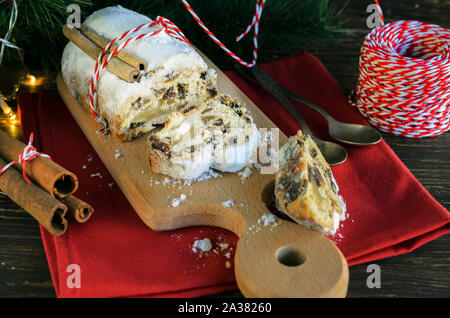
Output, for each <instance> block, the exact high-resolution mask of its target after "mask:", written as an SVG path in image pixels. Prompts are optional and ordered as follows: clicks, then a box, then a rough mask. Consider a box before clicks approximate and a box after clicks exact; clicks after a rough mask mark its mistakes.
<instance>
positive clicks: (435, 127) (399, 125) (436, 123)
mask: <svg viewBox="0 0 450 318" xmlns="http://www.w3.org/2000/svg"><path fill="white" fill-rule="evenodd" d="M375 3H376V4H377V5H378V6H379V3H378V1H375ZM379 9H380V13H381V8H379ZM380 17H381V19H382V21H383V17H382V15H381V16H380ZM383 23H384V21H383ZM449 45H450V30H449V29H446V28H443V27H440V26H438V25H434V24H428V23H423V22H418V21H395V22H392V23H388V24H385V25H382V26H381V27H378V28H375V29H373V30H372V31H371V32H370V33H369V34H368V35H367V36H366V38H365V40H364V43H363V46H362V49H361V54H360V63H359V79H358V83H357V86H356V89H355V91H354V94H353V96H350V102H351V104H352V105H353V106H355V107H357V108H358V110H359V111H360V113H361V114H362V115H363V116H364V117H366V119H367V120H368V121H369V122H370V123H371V124H372V125H373V126H375V127H377V128H378V129H380V130H381V131H384V132H387V133H391V134H395V135H401V136H406V137H412V138H422V137H432V136H437V135H439V134H442V133H444V132H446V131H448V130H449V129H450V108H449V106H450V105H449V103H450V61H449V56H450V51H449Z"/></svg>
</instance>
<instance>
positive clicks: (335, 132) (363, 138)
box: [236, 65, 382, 146]
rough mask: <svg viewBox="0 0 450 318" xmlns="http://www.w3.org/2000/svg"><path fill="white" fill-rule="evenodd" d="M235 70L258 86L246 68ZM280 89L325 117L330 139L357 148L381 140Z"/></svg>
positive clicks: (363, 127) (376, 133)
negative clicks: (356, 146)
mask: <svg viewBox="0 0 450 318" xmlns="http://www.w3.org/2000/svg"><path fill="white" fill-rule="evenodd" d="M253 68H258V69H261V68H260V67H259V66H257V65H255V66H254V67H253ZM236 70H237V71H238V72H239V74H241V75H242V76H243V77H244V78H246V79H247V80H248V81H250V82H253V83H255V84H258V81H257V80H256V78H255V77H254V76H253V75H254V74H253V73H252V72H250V71H249V70H248V69H247V68H245V67H243V66H241V65H236ZM280 87H281V89H282V90H283V91H284V93H285V94H286V95H287V96H289V97H291V98H292V99H295V100H297V101H299V102H301V103H303V104H305V105H306V106H308V107H310V108H312V109H314V110H316V111H318V112H319V113H320V114H321V115H322V116H323V117H325V119H326V120H327V122H328V133H329V134H330V136H331V137H332V138H334V139H336V140H338V141H340V142H343V143H347V144H351V145H358V146H368V145H374V144H377V143H379V142H380V141H381V139H382V137H381V133H380V132H379V131H378V130H376V129H375V128H373V127H370V126H366V125H359V124H348V123H343V122H341V121H338V120H336V119H334V118H333V117H331V115H330V114H328V113H327V112H326V111H325V110H323V109H322V108H321V107H319V106H317V105H316V104H314V103H312V102H311V101H309V100H307V99H306V98H304V97H301V96H299V95H297V94H295V93H294V92H292V91H290V90H288V89H287V88H284V87H282V86H281V85H280Z"/></svg>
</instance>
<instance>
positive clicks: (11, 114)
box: [0, 98, 19, 125]
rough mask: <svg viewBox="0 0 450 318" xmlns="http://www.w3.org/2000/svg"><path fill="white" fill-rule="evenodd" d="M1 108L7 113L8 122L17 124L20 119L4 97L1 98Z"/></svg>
mask: <svg viewBox="0 0 450 318" xmlns="http://www.w3.org/2000/svg"><path fill="white" fill-rule="evenodd" d="M0 108H1V109H2V111H3V114H5V116H6V118H7V120H8V122H9V123H10V124H12V125H16V124H17V123H18V122H19V121H18V120H17V115H16V114H15V113H14V111H13V110H12V108H11V107H9V106H8V104H7V103H6V101H5V100H4V99H3V98H0Z"/></svg>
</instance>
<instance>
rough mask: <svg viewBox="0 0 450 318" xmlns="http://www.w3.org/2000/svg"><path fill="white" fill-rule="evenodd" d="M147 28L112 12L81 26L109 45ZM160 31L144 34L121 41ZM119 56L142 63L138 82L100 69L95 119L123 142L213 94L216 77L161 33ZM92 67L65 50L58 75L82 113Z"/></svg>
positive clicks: (118, 10) (78, 53) (72, 48)
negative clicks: (99, 118)
mask: <svg viewBox="0 0 450 318" xmlns="http://www.w3.org/2000/svg"><path fill="white" fill-rule="evenodd" d="M150 22H152V20H151V19H149V18H148V17H146V16H144V15H141V14H138V13H136V12H134V11H131V10H128V9H125V8H123V7H121V6H115V7H107V8H104V9H101V10H98V11H96V12H94V13H93V14H92V15H90V16H89V17H88V18H87V19H86V21H85V22H84V23H83V25H84V26H87V27H88V28H90V29H92V30H93V31H95V32H97V33H98V34H100V35H102V36H103V37H105V38H107V39H108V40H112V39H113V38H115V37H118V36H120V35H122V34H123V33H124V32H125V31H127V30H129V29H132V28H135V27H137V26H139V25H141V24H147V23H150ZM159 28H161V27H160V26H154V27H152V28H151V29H150V28H143V29H142V30H141V31H139V32H137V33H133V34H132V35H129V36H128V37H126V38H125V39H124V40H126V39H127V38H129V37H132V36H137V35H139V34H141V33H146V32H153V31H156V30H157V29H159ZM124 40H123V41H124ZM124 50H125V51H128V52H129V53H131V54H133V55H135V56H137V57H138V58H140V59H142V60H144V61H145V62H146V63H147V69H146V70H143V71H141V73H143V74H142V75H143V76H142V77H141V79H140V80H139V82H134V83H129V82H126V81H124V80H121V79H119V78H118V77H117V76H115V75H114V74H112V73H111V72H109V71H108V70H107V69H105V70H103V71H102V73H101V75H100V79H99V82H98V85H97V90H96V92H97V103H98V104H97V105H98V109H99V115H100V116H102V117H103V118H105V119H106V120H107V122H108V125H109V128H110V131H111V132H112V133H113V134H114V135H116V136H119V137H120V138H122V139H123V140H130V139H132V138H134V137H135V136H137V135H139V134H142V133H145V132H147V131H150V130H152V129H153V128H154V125H155V124H162V123H164V122H165V121H166V120H167V118H168V116H169V114H170V113H171V112H173V111H177V110H183V109H188V108H191V107H193V106H195V105H197V104H199V103H200V102H201V101H204V100H207V99H209V98H211V97H212V96H215V95H216V94H217V93H216V77H217V76H216V73H215V71H214V70H213V69H208V67H207V65H206V63H205V62H204V60H203V59H202V58H201V57H200V55H199V54H198V53H197V52H196V51H195V50H194V49H193V48H192V47H191V46H189V45H188V44H187V43H185V42H181V41H179V40H176V39H174V38H173V37H172V36H170V35H168V34H167V33H166V32H160V33H158V34H157V35H155V36H151V37H147V38H143V39H140V40H138V41H135V42H133V43H130V44H129V45H128V46H127V47H125V48H124ZM94 65H95V61H94V60H93V59H92V58H90V57H89V56H88V55H86V54H85V53H84V52H83V51H82V50H81V49H79V48H78V47H77V46H76V45H75V44H73V43H72V42H69V43H68V44H67V45H66V47H65V49H64V53H63V56H62V75H63V78H64V81H65V83H66V85H67V87H68V88H69V89H70V90H71V93H72V95H73V96H75V97H76V98H77V99H78V101H79V102H80V103H81V104H83V105H85V106H86V107H89V102H88V92H89V83H90V79H91V76H92V73H93V70H94Z"/></svg>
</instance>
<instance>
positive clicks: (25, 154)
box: [0, 133, 51, 184]
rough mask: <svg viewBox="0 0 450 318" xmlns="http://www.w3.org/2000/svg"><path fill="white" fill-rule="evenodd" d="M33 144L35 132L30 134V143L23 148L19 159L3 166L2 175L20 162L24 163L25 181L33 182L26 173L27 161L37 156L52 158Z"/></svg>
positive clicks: (0, 172)
mask: <svg viewBox="0 0 450 318" xmlns="http://www.w3.org/2000/svg"><path fill="white" fill-rule="evenodd" d="M32 144H33V133H31V134H30V140H29V141H28V145H26V146H25V148H23V150H22V153H21V154H20V155H19V157H18V158H17V160H14V161H11V162H10V163H8V164H7V165H5V166H4V167H3V168H1V169H0V175H1V174H2V173H3V172H5V171H6V170H7V169H8V168H9V167H11V166H13V165H15V164H16V163H20V164H21V165H22V175H23V178H24V179H25V181H26V182H27V183H28V184H31V181H30V179H28V177H27V173H26V167H25V165H26V162H27V161H31V160H33V159H35V158H37V157H46V158H49V159H51V158H50V156H49V155H47V154H45V153H42V152H38V151H37V149H36V148H35V147H34V146H33V145H32Z"/></svg>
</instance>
